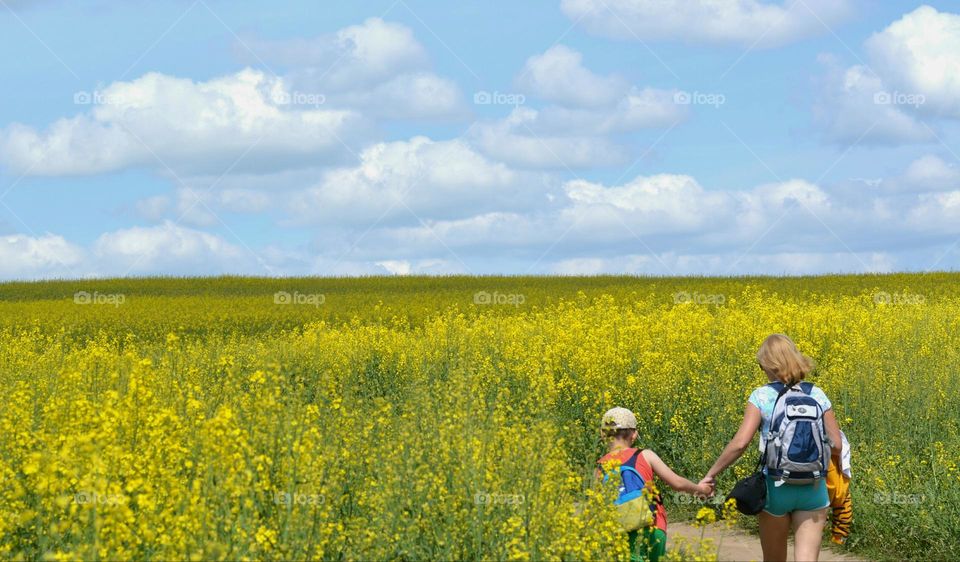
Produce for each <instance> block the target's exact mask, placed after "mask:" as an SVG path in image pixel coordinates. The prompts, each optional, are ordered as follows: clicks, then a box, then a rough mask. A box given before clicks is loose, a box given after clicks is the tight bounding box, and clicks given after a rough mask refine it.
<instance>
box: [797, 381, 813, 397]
mask: <svg viewBox="0 0 960 562" xmlns="http://www.w3.org/2000/svg"><path fill="white" fill-rule="evenodd" d="M800 390H802V391H803V393H804V394H806V395H807V396H810V393H811V392H813V383H812V382H802V383H800Z"/></svg>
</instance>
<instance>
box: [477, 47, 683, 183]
mask: <svg viewBox="0 0 960 562" xmlns="http://www.w3.org/2000/svg"><path fill="white" fill-rule="evenodd" d="M516 83H517V85H518V87H519V88H520V89H521V90H522V91H523V92H524V93H525V94H529V95H530V96H531V98H532V97H536V98H539V99H543V100H546V101H548V102H552V103H551V104H549V105H547V106H546V107H543V108H540V109H534V108H533V107H527V106H518V107H515V108H514V109H513V110H512V111H511V113H510V115H508V116H507V117H505V118H503V119H499V120H493V121H484V122H480V123H477V124H475V125H474V126H473V127H472V128H471V130H470V135H469V137H470V139H471V142H473V143H474V144H475V145H476V146H477V147H478V148H479V149H480V150H482V151H483V152H484V153H485V154H487V155H488V156H491V157H492V158H496V159H498V160H501V161H503V162H506V163H508V164H511V165H513V166H518V167H526V168H555V169H567V168H591V167H602V166H610V165H615V164H621V163H624V162H625V161H626V160H627V159H628V158H629V153H628V150H627V148H626V147H624V146H623V145H622V144H620V143H619V142H618V141H617V140H616V139H615V138H613V137H615V136H616V135H622V134H624V133H630V132H635V131H639V130H642V129H650V128H667V127H671V126H674V125H676V124H677V123H679V122H680V121H682V120H684V119H685V118H686V116H687V113H688V111H687V110H688V106H686V105H684V104H682V103H678V102H677V97H676V96H677V93H678V92H677V91H674V90H659V89H656V88H649V87H648V88H640V87H638V86H631V85H630V84H628V83H627V82H626V81H625V80H624V79H623V78H621V77H618V76H600V75H598V74H595V73H594V72H592V71H590V70H589V69H587V68H586V67H584V66H583V57H582V55H581V54H580V53H579V52H577V51H575V50H573V49H570V48H569V47H565V46H562V45H557V46H555V47H551V48H550V49H548V50H547V51H546V52H545V53H543V54H540V55H536V56H533V57H531V58H530V59H528V60H527V63H526V65H525V66H524V69H523V71H522V72H521V73H520V74H519V75H518V76H517V78H516Z"/></svg>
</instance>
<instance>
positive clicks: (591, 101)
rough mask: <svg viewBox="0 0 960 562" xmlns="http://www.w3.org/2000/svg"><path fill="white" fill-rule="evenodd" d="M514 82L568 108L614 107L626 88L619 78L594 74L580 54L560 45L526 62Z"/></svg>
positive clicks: (524, 89)
mask: <svg viewBox="0 0 960 562" xmlns="http://www.w3.org/2000/svg"><path fill="white" fill-rule="evenodd" d="M516 81H517V85H518V86H519V87H520V88H521V89H522V90H523V91H525V92H528V93H530V94H533V95H536V96H538V97H540V98H542V99H545V100H547V101H551V102H554V103H559V104H562V105H567V106H572V107H598V106H607V105H612V104H615V103H616V102H617V101H618V100H619V99H620V98H621V97H623V96H624V94H626V92H627V90H628V88H629V87H630V86H629V84H627V82H626V80H624V79H623V78H622V77H619V76H599V75H597V74H594V73H593V72H591V71H590V70H588V69H587V68H585V67H584V66H583V55H582V54H580V53H579V52H577V51H575V50H573V49H571V48H569V47H565V46H563V45H556V46H554V47H551V48H550V49H548V50H547V51H546V52H544V53H543V54H540V55H535V56H532V57H530V58H529V59H527V62H526V64H525V65H524V67H523V72H522V73H521V74H520V76H519V77H517V80H516Z"/></svg>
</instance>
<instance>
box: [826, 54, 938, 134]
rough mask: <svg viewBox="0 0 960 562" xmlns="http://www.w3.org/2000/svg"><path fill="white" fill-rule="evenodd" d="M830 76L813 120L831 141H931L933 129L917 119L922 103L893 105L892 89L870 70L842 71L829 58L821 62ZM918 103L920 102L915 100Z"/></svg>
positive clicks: (854, 69) (865, 68)
mask: <svg viewBox="0 0 960 562" xmlns="http://www.w3.org/2000/svg"><path fill="white" fill-rule="evenodd" d="M822 61H823V62H824V64H825V66H826V68H827V74H826V76H825V78H824V79H823V80H822V82H823V89H822V91H821V93H820V97H819V99H818V100H817V103H816V104H815V105H814V108H813V109H814V117H815V119H816V120H817V122H818V123H819V124H820V126H821V127H822V128H823V131H824V134H825V138H826V139H827V140H829V141H831V142H839V143H854V142H859V143H861V144H866V145H870V144H878V145H896V144H902V143H921V142H930V141H933V140H935V139H936V136H935V134H934V130H933V129H932V128H930V127H928V126H927V125H925V124H924V123H923V122H922V121H921V120H920V119H918V118H917V117H916V115H915V113H914V111H912V110H914V109H916V106H918V105H919V104H916V103H915V104H914V106H910V104H908V103H905V102H906V101H907V100H906V98H898V99H900V100H901V101H903V102H904V103H893V101H894V100H893V97H892V96H893V95H894V94H895V93H896V92H891V91H890V88H889V87H888V86H887V85H886V84H884V82H883V80H882V79H881V78H880V77H878V76H877V75H876V74H875V73H874V72H873V71H872V70H871V69H870V68H868V67H866V66H863V65H855V66H852V67H850V68H846V69H842V68H839V67H838V66H837V65H836V62H835V61H834V60H833V59H832V58H829V57H825V58H823V59H822ZM915 101H917V100H915Z"/></svg>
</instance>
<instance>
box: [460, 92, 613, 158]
mask: <svg viewBox="0 0 960 562" xmlns="http://www.w3.org/2000/svg"><path fill="white" fill-rule="evenodd" d="M541 115H542V113H541V112H540V111H537V110H535V109H529V108H525V107H520V108H516V109H514V110H513V112H511V114H510V115H509V116H508V117H506V118H505V119H501V120H499V121H492V122H485V123H480V124H477V125H474V127H473V128H472V129H471V131H470V135H469V139H470V142H471V143H472V144H474V145H475V146H476V147H477V148H478V149H480V150H481V151H483V153H484V154H486V155H488V156H490V157H491V158H495V159H497V160H499V161H501V162H506V163H507V164H510V165H512V166H517V167H521V168H553V169H559V170H563V169H566V168H591V167H600V166H610V165H614V164H620V163H623V162H625V161H626V160H627V157H628V153H627V150H626V149H625V148H624V147H622V146H619V145H617V144H616V143H614V142H612V141H611V140H609V139H607V138H604V137H601V136H592V135H589V134H584V135H580V134H568V135H565V134H562V133H559V132H554V131H548V130H542V127H541V125H540V123H541V122H542V120H541V117H540V116H541ZM538 129H541V130H540V132H539V133H538V132H537V130H538Z"/></svg>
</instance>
